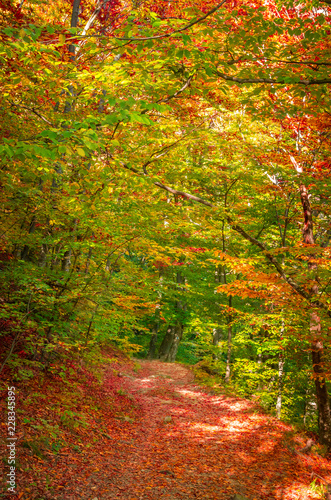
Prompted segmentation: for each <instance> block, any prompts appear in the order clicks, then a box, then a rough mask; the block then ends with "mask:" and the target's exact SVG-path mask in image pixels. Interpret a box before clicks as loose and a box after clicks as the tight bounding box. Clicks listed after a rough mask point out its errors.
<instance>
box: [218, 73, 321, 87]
mask: <svg viewBox="0 0 331 500" xmlns="http://www.w3.org/2000/svg"><path fill="white" fill-rule="evenodd" d="M215 73H216V75H217V76H219V77H221V78H223V80H226V81H229V82H235V83H268V84H275V85H306V86H307V85H323V84H325V83H331V79H329V78H324V79H323V80H300V81H298V82H286V81H285V80H276V79H274V78H238V77H236V76H229V75H226V74H225V73H221V72H220V71H215Z"/></svg>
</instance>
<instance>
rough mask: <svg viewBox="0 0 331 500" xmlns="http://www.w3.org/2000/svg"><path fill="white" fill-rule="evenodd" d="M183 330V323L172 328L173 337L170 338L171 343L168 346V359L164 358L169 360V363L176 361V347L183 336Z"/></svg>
mask: <svg viewBox="0 0 331 500" xmlns="http://www.w3.org/2000/svg"><path fill="white" fill-rule="evenodd" d="M183 330H184V327H183V325H176V326H175V328H174V337H173V339H172V344H171V346H170V350H169V353H168V359H167V360H166V361H169V362H170V363H174V362H175V361H176V356H177V352H178V347H179V344H180V341H181V340H182V337H183Z"/></svg>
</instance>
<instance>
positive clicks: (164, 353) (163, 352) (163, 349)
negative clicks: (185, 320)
mask: <svg viewBox="0 0 331 500" xmlns="http://www.w3.org/2000/svg"><path fill="white" fill-rule="evenodd" d="M174 336H175V327H174V326H173V325H171V326H169V327H168V329H167V332H166V334H165V336H164V337H163V340H162V343H161V345H160V349H159V358H160V359H161V361H166V360H167V358H168V355H169V352H170V349H171V345H172V342H173V340H174Z"/></svg>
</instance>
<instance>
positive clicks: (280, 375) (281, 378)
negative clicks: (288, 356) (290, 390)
mask: <svg viewBox="0 0 331 500" xmlns="http://www.w3.org/2000/svg"><path fill="white" fill-rule="evenodd" d="M284 365H285V359H284V357H283V353H282V352H281V353H280V354H279V360H278V395H277V402H276V414H277V418H280V416H281V411H282V396H283V382H284Z"/></svg>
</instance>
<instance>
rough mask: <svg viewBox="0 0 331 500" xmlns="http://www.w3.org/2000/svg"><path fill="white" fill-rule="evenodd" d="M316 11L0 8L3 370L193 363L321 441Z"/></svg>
mask: <svg viewBox="0 0 331 500" xmlns="http://www.w3.org/2000/svg"><path fill="white" fill-rule="evenodd" d="M330 14H331V10H330V8H329V6H328V3H321V2H316V1H310V0H306V1H305V2H304V3H300V5H295V4H294V3H293V2H291V1H288V2H286V3H285V4H284V3H279V2H277V1H274V0H268V1H267V2H260V0H256V1H255V2H250V1H246V0H244V1H237V0H228V1H226V0H223V1H222V2H221V3H220V4H218V5H216V3H215V2H213V1H208V2H199V1H196V2H188V3H183V2H181V1H179V2H172V3H169V2H154V1H143V2H125V1H123V2H122V1H120V0H111V1H108V2H107V1H106V2H102V1H100V2H98V3H95V2H92V1H90V0H74V1H73V4H72V5H71V3H70V2H65V1H62V0H56V1H55V2H52V3H44V2H40V3H37V2H27V1H26V2H21V3H20V4H19V5H18V4H17V5H16V4H15V3H14V2H12V3H10V2H0V17H1V20H2V24H3V26H4V27H3V29H2V31H1V48H0V58H1V67H0V71H1V79H2V93H1V96H0V99H1V104H0V114H1V137H2V143H1V147H0V151H1V180H0V182H1V189H0V193H1V215H2V229H1V240H0V244H1V249H0V250H1V275H2V280H1V306H2V307H1V312H0V315H1V316H0V322H1V329H2V332H1V335H2V345H3V350H2V355H3V359H2V367H1V369H2V370H5V371H6V370H12V371H14V372H15V374H16V377H17V379H24V378H29V377H32V376H33V375H34V373H35V370H36V369H45V370H52V365H53V363H54V362H55V360H57V359H61V357H65V356H67V357H70V356H72V355H74V354H75V353H77V352H80V353H89V355H91V353H93V352H96V349H97V348H99V347H100V346H102V345H104V344H106V343H109V342H113V343H116V344H117V345H119V346H120V347H122V348H123V349H125V350H126V351H128V352H133V353H137V352H139V353H140V354H139V355H141V356H148V357H150V358H153V357H154V358H160V359H161V360H165V361H174V360H175V359H176V357H177V359H178V360H182V361H185V362H188V363H196V362H202V363H204V366H205V369H206V370H207V371H209V373H211V374H218V375H219V376H221V377H222V378H224V382H225V383H226V384H231V386H232V388H233V389H236V390H237V391H238V392H239V393H240V394H242V395H244V396H247V395H250V396H254V397H257V398H259V399H260V401H261V402H262V404H263V405H265V407H267V408H268V409H269V410H271V411H275V412H276V414H277V415H278V417H282V418H286V419H288V420H290V421H295V422H296V423H298V424H300V425H304V426H306V428H308V429H311V430H317V427H318V426H319V432H320V438H321V441H322V443H325V444H326V445H327V446H330V445H331V414H330V406H329V399H328V392H327V388H328V384H329V380H330V373H331V363H330V362H331V359H330V355H329V354H328V347H329V342H330V329H331V327H330V308H329V305H330V291H331V286H330V285H331V280H330V273H329V270H330V247H329V240H330V207H329V198H330V194H331V193H330V191H331V183H330V160H329V153H330V146H331V143H330V138H331V136H330V113H331V109H330V96H329V93H330V88H331V87H330V83H331V78H330V77H329V67H330V62H329V61H330V57H329V56H330V43H331V38H330V36H331V34H330V29H329V24H330ZM70 19H71V22H70ZM92 355H93V354H92Z"/></svg>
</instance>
